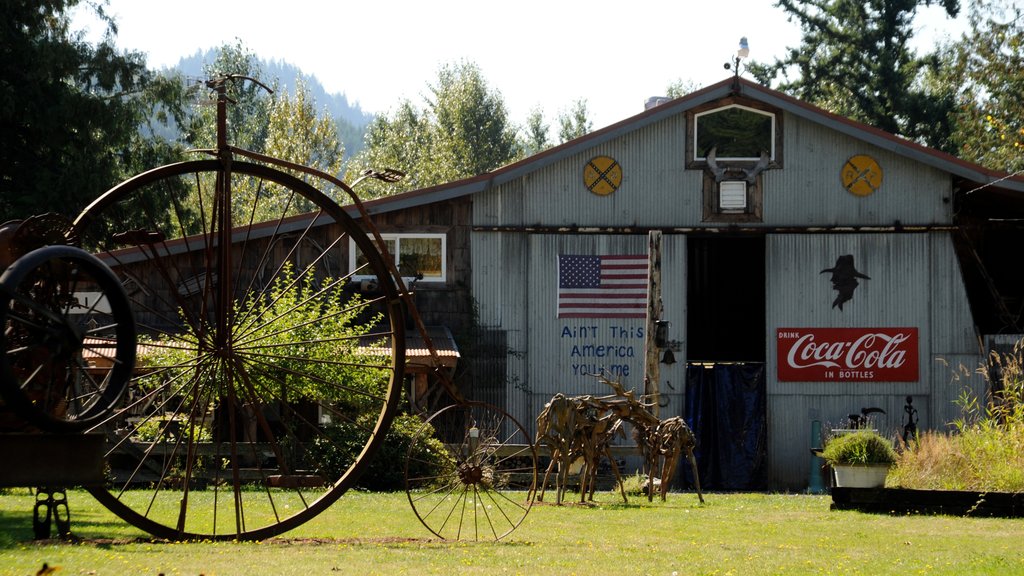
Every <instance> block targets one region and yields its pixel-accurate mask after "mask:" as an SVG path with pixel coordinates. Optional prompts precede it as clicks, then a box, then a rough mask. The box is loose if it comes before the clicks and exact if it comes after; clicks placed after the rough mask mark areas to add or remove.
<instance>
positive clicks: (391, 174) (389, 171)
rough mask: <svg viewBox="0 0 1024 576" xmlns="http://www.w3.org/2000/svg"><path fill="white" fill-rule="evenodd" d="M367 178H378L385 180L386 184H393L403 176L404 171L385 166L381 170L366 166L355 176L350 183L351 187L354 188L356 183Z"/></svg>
mask: <svg viewBox="0 0 1024 576" xmlns="http://www.w3.org/2000/svg"><path fill="white" fill-rule="evenodd" d="M367 178H373V179H374V180H380V181H381V182H387V183H388V184H394V183H395V182H398V181H399V180H401V179H402V178H405V172H402V171H401V170H395V169H394V168H385V169H384V170H382V171H378V170H374V169H373V168H367V169H366V170H363V173H362V174H361V175H360V176H359V178H356V181H355V182H353V183H352V186H351V187H352V188H355V187H356V185H357V184H359V183H360V182H362V181H363V180H366V179H367Z"/></svg>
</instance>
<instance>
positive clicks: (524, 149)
mask: <svg viewBox="0 0 1024 576" xmlns="http://www.w3.org/2000/svg"><path fill="white" fill-rule="evenodd" d="M523 130H524V132H525V135H524V137H523V139H522V140H521V141H520V144H519V146H520V149H521V153H522V156H524V157H525V156H532V155H534V154H536V153H538V152H543V151H544V150H547V149H548V148H550V147H551V143H550V142H549V141H548V125H547V124H546V123H545V122H544V113H543V111H541V109H540V108H539V107H538V108H534V109H533V110H531V111H530V114H529V116H527V117H526V125H525V126H524V127H523Z"/></svg>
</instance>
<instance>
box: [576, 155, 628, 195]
mask: <svg viewBox="0 0 1024 576" xmlns="http://www.w3.org/2000/svg"><path fill="white" fill-rule="evenodd" d="M620 184H622V166H619V163H618V162H616V161H615V159H614V158H611V157H609V156H598V157H596V158H594V159H592V160H591V161H590V162H587V165H586V166H585V167H584V168H583V185H584V186H586V187H587V190H590V191H591V192H593V193H594V194H597V195H598V196H607V195H609V194H611V193H612V192H615V191H616V190H618V189H619V185H620Z"/></svg>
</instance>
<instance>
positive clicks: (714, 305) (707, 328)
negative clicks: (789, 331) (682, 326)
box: [686, 236, 766, 362]
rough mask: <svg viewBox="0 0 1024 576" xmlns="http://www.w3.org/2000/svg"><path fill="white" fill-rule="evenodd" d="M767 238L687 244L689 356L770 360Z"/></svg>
mask: <svg viewBox="0 0 1024 576" xmlns="http://www.w3.org/2000/svg"><path fill="white" fill-rule="evenodd" d="M764 247H765V241H764V237H763V236H758V237H753V238H718V237H715V238H706V237H705V238H701V237H693V236H691V237H690V238H689V239H688V240H687V255H688V257H687V262H688V263H689V265H688V269H687V280H686V287H687V291H686V294H687V306H686V314H687V316H686V350H687V353H686V356H687V359H688V360H689V361H690V362H764V361H765V354H766V352H765V348H766V346H765V271H764Z"/></svg>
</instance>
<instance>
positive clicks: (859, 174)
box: [842, 154, 882, 196]
mask: <svg viewBox="0 0 1024 576" xmlns="http://www.w3.org/2000/svg"><path fill="white" fill-rule="evenodd" d="M842 178H843V188H846V190H847V192H849V193H850V194H853V195H855V196H869V195H871V194H873V193H874V192H875V191H877V190H878V189H879V188H881V187H882V168H881V167H880V166H879V165H878V162H876V161H875V159H874V158H872V157H871V156H868V155H866V154H858V155H856V156H853V157H851V158H850V159H849V160H847V161H846V164H844V165H843V170H842Z"/></svg>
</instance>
